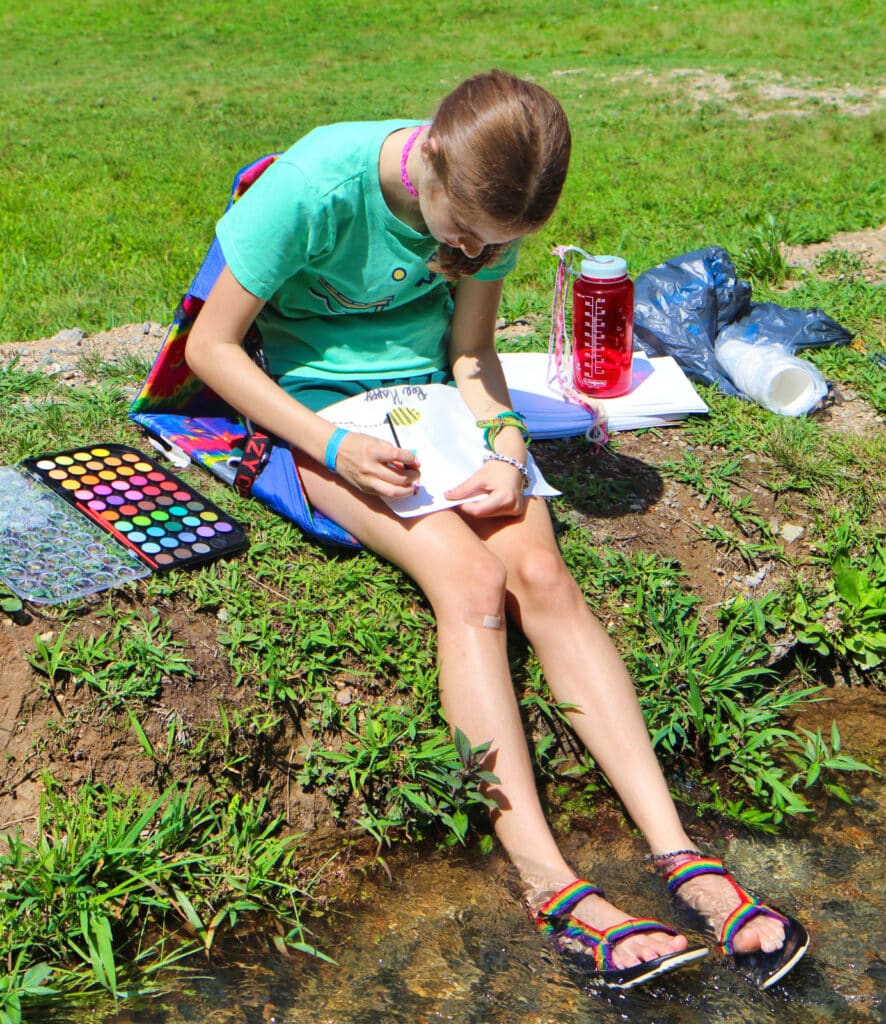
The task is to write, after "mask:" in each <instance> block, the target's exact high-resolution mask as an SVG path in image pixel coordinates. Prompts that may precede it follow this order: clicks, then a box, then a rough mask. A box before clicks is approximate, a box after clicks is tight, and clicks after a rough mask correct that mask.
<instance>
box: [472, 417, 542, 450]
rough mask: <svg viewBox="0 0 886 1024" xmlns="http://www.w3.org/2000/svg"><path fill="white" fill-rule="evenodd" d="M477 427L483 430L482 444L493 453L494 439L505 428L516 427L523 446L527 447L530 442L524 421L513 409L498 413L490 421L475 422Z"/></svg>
mask: <svg viewBox="0 0 886 1024" xmlns="http://www.w3.org/2000/svg"><path fill="white" fill-rule="evenodd" d="M477 426H478V427H480V428H481V429H482V430H483V444H485V445H486V447H487V448H488V449H489V450H490V451H493V452H494V451H495V439H496V438H497V437H498V435H499V434H500V433H501V432H502V430H504V428H505V427H516V428H517V430H519V431H520V436H521V437H522V438H523V443H524V444H526V445H528V444H530V443H531V442H532V438H531V436H530V434H529V431H528V430H527V429H526V420H525V419H524V418H523V417H522V416H521V415H520V413H518V412H514V410H513V409H508V410H507V411H506V412H500V413H498V415H497V416H495V417H494V418H493V419H491V420H477Z"/></svg>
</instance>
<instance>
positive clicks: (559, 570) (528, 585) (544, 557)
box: [511, 545, 578, 600]
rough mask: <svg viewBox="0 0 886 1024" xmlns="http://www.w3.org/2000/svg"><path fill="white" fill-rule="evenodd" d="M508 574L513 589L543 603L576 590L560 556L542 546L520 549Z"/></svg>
mask: <svg viewBox="0 0 886 1024" xmlns="http://www.w3.org/2000/svg"><path fill="white" fill-rule="evenodd" d="M511 572H512V582H513V584H514V589H516V590H519V591H520V592H521V593H523V594H528V595H530V596H532V597H539V598H544V599H546V600H547V599H552V598H553V597H554V596H555V595H562V594H572V593H574V592H577V589H578V588H577V584H576V582H575V580H574V579H573V578H572V574H571V573H570V572H569V569H568V568H567V566H566V564H565V562H564V561H563V559H562V558H561V557H560V553H559V552H558V551H557V550H556V549H551V548H549V547H548V546H546V545H538V546H531V547H528V548H526V549H525V550H523V551H522V552H521V553H520V557H519V559H518V561H517V564H516V565H514V566H513V567H512V570H511Z"/></svg>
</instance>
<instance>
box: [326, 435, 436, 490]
mask: <svg viewBox="0 0 886 1024" xmlns="http://www.w3.org/2000/svg"><path fill="white" fill-rule="evenodd" d="M335 471H336V473H338V475H339V476H340V477H342V478H343V479H344V480H347V482H348V483H349V484H351V485H352V486H354V487H356V488H357V490H358V491H362V492H363V493H364V494H375V495H378V497H380V498H406V497H409V496H410V495H412V494H414V493H415V491H416V489H417V487H418V478H419V473H420V468H419V461H418V459H417V458H416V456H415V453H414V452H412V451H411V450H410V449H409V448H398V447H397V446H396V445H393V444H391V443H390V442H389V441H381V440H379V439H378V438H377V437H370V436H369V435H368V434H360V433H358V432H356V431H351V432H349V433H348V434H347V436H346V437H345V438H344V439H343V440H342V443H341V445H339V449H338V455H337V457H336V460H335Z"/></svg>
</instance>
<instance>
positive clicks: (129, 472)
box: [20, 444, 246, 572]
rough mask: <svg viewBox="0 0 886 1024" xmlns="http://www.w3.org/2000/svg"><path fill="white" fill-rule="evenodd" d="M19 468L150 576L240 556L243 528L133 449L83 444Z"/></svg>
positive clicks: (215, 506) (163, 468) (164, 468)
mask: <svg viewBox="0 0 886 1024" xmlns="http://www.w3.org/2000/svg"><path fill="white" fill-rule="evenodd" d="M20 465H21V466H22V467H23V468H24V469H26V470H27V472H28V473H30V474H31V476H33V477H35V478H36V479H37V480H39V481H41V482H42V483H43V484H45V485H46V486H47V487H49V488H51V489H52V490H53V491H54V492H55V493H56V494H57V495H58V496H59V497H60V498H62V499H64V500H65V501H66V502H68V503H69V504H70V505H71V506H72V507H73V508H75V509H76V510H77V511H78V512H79V513H82V515H83V516H84V517H86V518H88V519H91V520H92V521H93V522H94V523H96V525H97V526H99V527H100V528H101V529H103V530H106V531H107V532H108V533H109V534H110V535H111V536H112V537H113V538H114V540H115V542H116V543H118V544H119V545H121V546H123V547H125V548H127V549H128V550H130V551H131V552H133V553H134V554H135V555H136V556H137V557H138V558H139V559H140V560H141V561H142V562H143V563H144V564H145V565H147V566H148V567H149V568H150V569H153V570H154V571H155V572H163V571H165V570H168V569H181V568H186V567H189V566H192V565H196V564H199V563H202V562H208V561H212V560H213V559H216V558H220V557H222V556H223V555H228V554H231V553H233V552H235V551H238V550H240V548H242V547H243V546H244V545H245V543H246V535H245V532H244V530H243V527H242V526H241V525H240V524H239V523H238V522H237V521H236V520H234V519H232V518H231V517H230V516H229V515H228V514H227V513H226V512H225V511H224V510H223V509H221V508H219V506H218V505H215V504H213V502H211V501H210V500H209V499H208V498H206V497H205V496H204V495H203V494H201V493H200V492H199V491H197V490H196V489H195V488H194V487H192V486H191V485H190V484H188V483H185V481H183V480H182V479H180V478H179V477H178V476H176V475H175V474H174V473H171V472H170V471H169V470H168V469H167V468H166V467H165V466H162V465H161V464H160V463H158V462H156V461H155V460H154V459H152V458H151V457H150V456H148V455H145V454H144V453H143V452H141V451H139V450H138V449H136V448H131V447H129V446H128V445H119V444H91V445H90V444H87V445H83V446H81V447H79V448H70V449H68V450H67V451H63V452H56V453H54V454H51V455H42V456H39V457H36V458H30V459H24V460H23V461H22V462H21V463H20Z"/></svg>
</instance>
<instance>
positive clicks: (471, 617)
mask: <svg viewBox="0 0 886 1024" xmlns="http://www.w3.org/2000/svg"><path fill="white" fill-rule="evenodd" d="M464 621H465V622H466V623H467V624H468V625H469V626H478V627H479V628H480V629H501V625H502V619H501V616H500V615H486V614H484V613H483V612H465V617H464Z"/></svg>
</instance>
